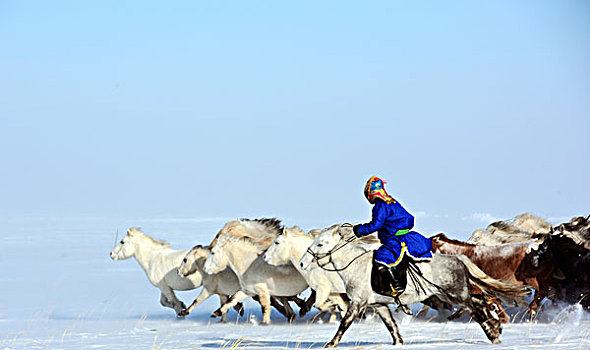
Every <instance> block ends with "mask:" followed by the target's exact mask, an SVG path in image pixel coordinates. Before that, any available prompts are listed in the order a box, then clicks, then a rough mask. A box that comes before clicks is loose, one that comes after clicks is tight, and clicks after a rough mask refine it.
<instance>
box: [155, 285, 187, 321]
mask: <svg viewBox="0 0 590 350" xmlns="http://www.w3.org/2000/svg"><path fill="white" fill-rule="evenodd" d="M160 291H161V292H162V296H161V297H160V303H161V304H162V305H164V304H163V303H162V298H165V299H167V301H168V303H169V306H168V307H171V308H173V309H174V311H176V315H177V316H179V317H181V316H180V313H181V312H182V310H184V309H185V308H186V305H184V303H183V302H182V301H180V300H178V298H177V297H176V294H174V291H173V290H172V289H171V288H170V287H168V286H166V287H161V288H160ZM165 306H167V305H165Z"/></svg>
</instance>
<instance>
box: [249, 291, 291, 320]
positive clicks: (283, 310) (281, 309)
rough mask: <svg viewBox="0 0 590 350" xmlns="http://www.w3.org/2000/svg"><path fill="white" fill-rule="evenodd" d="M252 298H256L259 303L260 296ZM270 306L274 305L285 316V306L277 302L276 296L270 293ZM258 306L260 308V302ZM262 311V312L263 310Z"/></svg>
mask: <svg viewBox="0 0 590 350" xmlns="http://www.w3.org/2000/svg"><path fill="white" fill-rule="evenodd" d="M252 298H254V300H256V301H257V302H258V303H259V304H260V298H259V297H258V296H257V295H256V296H253V297H252ZM270 306H272V307H274V308H275V309H276V310H277V311H278V312H279V313H280V314H281V315H283V316H285V317H287V310H285V308H284V307H283V305H281V303H279V301H278V300H277V298H275V297H273V296H272V295H271V297H270ZM260 307H261V308H262V304H260ZM262 311H263V312H264V310H262Z"/></svg>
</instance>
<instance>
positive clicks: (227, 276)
mask: <svg viewBox="0 0 590 350" xmlns="http://www.w3.org/2000/svg"><path fill="white" fill-rule="evenodd" d="M209 255H211V249H209V248H207V247H203V246H201V245H197V246H195V247H193V248H192V249H191V250H190V251H189V252H188V253H187V254H186V255H185V257H184V259H182V263H181V264H180V266H179V267H178V274H179V275H180V276H182V277H189V276H191V275H192V274H195V273H196V274H200V275H201V276H202V278H203V289H202V290H201V293H200V294H199V295H198V296H197V298H196V299H195V300H194V301H193V303H192V304H191V305H190V306H189V307H188V308H186V309H185V310H184V311H182V312H181V313H180V316H188V315H189V314H190V313H191V312H192V311H193V309H194V308H195V307H197V306H198V305H199V304H201V303H202V302H203V301H205V300H207V299H208V298H209V297H211V296H212V295H215V294H217V295H219V299H220V301H221V305H223V304H225V303H226V302H227V301H228V296H230V295H233V294H235V293H236V292H237V291H239V290H240V282H239V281H238V277H237V276H236V274H235V273H234V272H233V271H232V270H231V269H225V270H223V271H221V272H219V273H216V274H212V275H209V274H206V273H204V271H203V264H204V263H205V260H206V259H207V258H208V257H209ZM283 303H287V301H286V300H283ZM271 304H272V306H274V307H275V308H276V309H277V310H279V312H281V313H282V314H284V315H285V316H286V317H287V318H289V317H291V315H288V314H286V311H285V308H284V307H283V306H282V305H280V304H278V303H277V301H276V300H275V298H274V297H271ZM234 308H235V309H236V311H238V312H239V313H240V315H243V312H244V310H243V308H242V304H241V303H239V304H238V305H236V306H235V307H234ZM221 317H222V320H221V321H222V322H226V321H227V314H225V313H224V314H223V315H222V316H221Z"/></svg>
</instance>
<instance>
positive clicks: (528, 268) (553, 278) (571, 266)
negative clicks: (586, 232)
mask: <svg viewBox="0 0 590 350" xmlns="http://www.w3.org/2000/svg"><path fill="white" fill-rule="evenodd" d="M515 274H516V277H517V278H531V277H536V278H537V279H538V280H539V285H540V289H541V290H542V291H544V292H545V294H546V295H550V296H551V297H552V299H554V300H559V301H564V302H567V303H570V304H575V303H578V302H579V303H581V304H582V306H583V307H584V308H586V309H587V310H590V250H589V249H586V248H585V247H584V246H583V245H580V244H577V243H576V242H575V241H574V240H573V239H572V238H570V237H566V236H564V235H562V234H552V235H550V236H549V237H547V239H545V241H543V243H542V244H541V245H540V246H539V248H538V249H536V250H533V251H531V252H530V253H529V254H527V255H526V257H525V258H524V259H523V261H522V262H521V264H520V266H519V267H518V269H517V270H516V272H515Z"/></svg>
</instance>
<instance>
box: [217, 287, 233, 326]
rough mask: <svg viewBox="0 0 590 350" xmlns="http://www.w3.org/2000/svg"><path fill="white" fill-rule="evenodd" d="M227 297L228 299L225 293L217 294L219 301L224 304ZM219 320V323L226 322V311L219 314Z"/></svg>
mask: <svg viewBox="0 0 590 350" xmlns="http://www.w3.org/2000/svg"><path fill="white" fill-rule="evenodd" d="M228 299H229V297H228V296H227V295H221V294H219V303H220V304H221V305H224V304H225V303H227V300H228ZM236 306H237V305H236ZM234 307H235V306H234ZM220 322H221V323H227V313H224V314H223V315H221V321H220Z"/></svg>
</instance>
